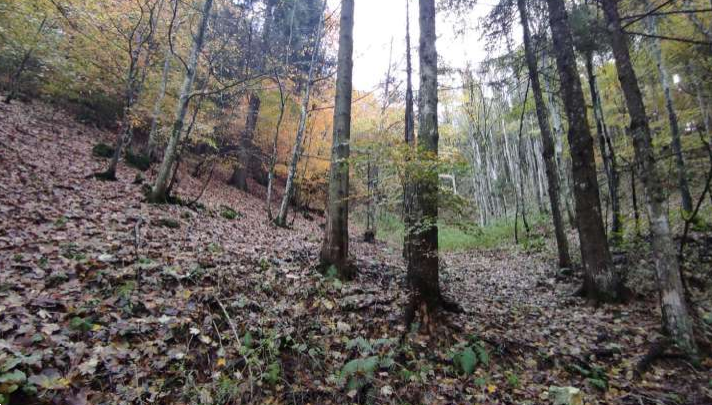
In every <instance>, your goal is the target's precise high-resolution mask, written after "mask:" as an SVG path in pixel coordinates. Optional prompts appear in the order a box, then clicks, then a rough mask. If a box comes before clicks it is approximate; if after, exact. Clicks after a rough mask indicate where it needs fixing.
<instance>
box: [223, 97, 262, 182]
mask: <svg viewBox="0 0 712 405" xmlns="http://www.w3.org/2000/svg"><path fill="white" fill-rule="evenodd" d="M247 105H248V106H247V118H246V120H245V131H244V132H243V134H242V137H241V138H240V149H239V151H238V154H237V156H238V158H237V159H238V162H237V165H236V166H235V170H234V171H233V172H232V176H231V177H230V185H233V186H235V187H237V188H238V189H240V190H242V191H247V178H248V177H249V173H250V170H251V166H252V161H253V159H252V158H253V156H252V155H254V154H255V152H256V149H255V146H254V143H253V139H254V137H255V130H256V129H257V118H259V114H260V106H261V105H262V100H260V97H259V96H258V95H257V93H255V92H254V91H253V92H251V93H250V95H249V98H248V102H247Z"/></svg>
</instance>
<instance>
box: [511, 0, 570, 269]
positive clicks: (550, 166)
mask: <svg viewBox="0 0 712 405" xmlns="http://www.w3.org/2000/svg"><path fill="white" fill-rule="evenodd" d="M517 5H518V7H519V16H520V19H521V22H522V27H523V31H524V52H525V56H526V61H527V68H528V69H529V78H530V80H531V87H532V92H533V93H534V102H535V104H536V115H537V119H538V121H539V129H540V131H541V138H542V142H543V155H544V165H545V169H546V179H547V185H548V191H549V203H550V205H551V216H552V219H553V222H554V233H555V235H556V246H557V249H558V253H559V267H561V268H564V267H571V257H570V256H569V244H568V240H567V239H566V231H565V229H564V221H563V219H562V217H561V209H560V205H559V176H558V175H557V168H556V161H555V160H554V159H555V157H554V137H553V136H552V134H551V127H550V126H549V111H548V110H547V108H546V104H545V103H544V96H543V93H542V90H541V83H540V81H539V68H538V66H537V61H536V54H535V50H534V47H533V43H532V40H531V33H530V32H529V16H528V12H527V5H526V0H517Z"/></svg>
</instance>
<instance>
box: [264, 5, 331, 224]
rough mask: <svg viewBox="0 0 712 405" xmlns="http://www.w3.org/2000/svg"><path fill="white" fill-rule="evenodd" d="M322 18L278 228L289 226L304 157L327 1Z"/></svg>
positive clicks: (279, 214)
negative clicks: (300, 164)
mask: <svg viewBox="0 0 712 405" xmlns="http://www.w3.org/2000/svg"><path fill="white" fill-rule="evenodd" d="M322 4H323V5H322V8H321V13H320V15H321V16H322V18H321V20H320V22H319V26H318V27H317V30H316V38H315V39H314V50H313V51H312V55H311V56H312V57H311V62H309V73H308V74H307V81H306V83H305V86H304V96H303V98H302V105H301V112H300V115H299V126H298V127H297V136H296V139H295V140H294V148H292V159H291V162H290V163H289V169H288V172H287V182H286V184H285V186H284V194H283V195H282V203H281V204H280V206H279V213H278V214H277V218H275V220H274V222H275V224H277V225H278V226H287V213H288V211H289V202H290V200H291V198H292V192H293V191H294V180H295V178H296V176H297V164H298V163H299V158H300V157H301V155H302V143H303V142H304V133H305V132H306V127H307V120H308V119H309V100H310V99H311V92H312V87H313V84H314V75H315V74H316V63H317V59H318V57H319V50H320V49H321V41H322V38H323V36H324V11H325V10H326V1H324V2H323V3H322Z"/></svg>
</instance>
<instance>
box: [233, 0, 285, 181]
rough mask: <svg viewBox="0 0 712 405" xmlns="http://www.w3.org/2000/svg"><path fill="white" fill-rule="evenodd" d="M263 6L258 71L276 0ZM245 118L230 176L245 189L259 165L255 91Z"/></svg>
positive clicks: (262, 67) (257, 100)
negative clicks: (257, 162)
mask: <svg viewBox="0 0 712 405" xmlns="http://www.w3.org/2000/svg"><path fill="white" fill-rule="evenodd" d="M265 3H266V7H265V12H264V14H265V22H264V26H263V27H262V39H261V41H260V47H261V54H260V55H259V56H258V57H257V66H255V70H256V71H257V72H258V73H260V72H261V71H262V70H263V69H264V66H265V59H266V57H267V54H268V50H269V45H270V44H269V40H270V34H271V33H272V10H273V9H274V6H275V4H276V0H267V1H266V2H265ZM247 105H248V107H247V108H248V109H247V118H246V120H245V131H244V132H243V134H242V137H241V139H240V149H239V151H238V154H237V156H238V162H237V165H236V166H235V169H234V171H233V173H232V177H231V178H230V184H231V185H233V186H235V187H237V188H238V189H240V190H243V191H247V178H248V177H249V176H250V174H251V173H252V174H254V173H255V172H257V171H258V170H259V171H261V170H262V169H261V167H256V164H255V161H254V155H255V153H256V152H257V148H255V144H254V138H255V131H256V129H257V119H258V118H259V115H260V107H261V105H262V100H260V97H259V94H258V93H257V92H256V91H252V92H250V95H249V97H248V103H247Z"/></svg>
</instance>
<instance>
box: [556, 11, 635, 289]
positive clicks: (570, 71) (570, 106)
mask: <svg viewBox="0 0 712 405" xmlns="http://www.w3.org/2000/svg"><path fill="white" fill-rule="evenodd" d="M547 5H548V8H549V25H550V27H551V32H552V40H553V44H554V53H555V55H556V64H557V68H558V71H559V78H560V80H561V93H562V97H563V100H564V107H565V110H566V116H567V118H568V122H569V132H568V140H569V147H570V150H571V156H572V161H573V168H572V169H573V178H574V184H573V189H574V190H573V191H574V197H575V201H576V219H577V222H578V223H577V228H578V234H579V239H580V242H581V259H582V262H583V263H582V264H583V268H584V284H583V290H582V293H583V294H585V296H586V297H588V298H589V299H591V300H593V301H596V302H609V301H618V300H620V299H621V293H622V284H621V280H620V277H619V276H618V274H616V272H615V270H614V269H613V264H612V260H611V253H610V251H609V249H608V241H607V240H606V232H605V229H604V227H603V218H602V215H601V200H600V195H599V191H598V180H597V179H596V163H595V160H594V152H593V138H592V137H591V130H590V129H589V127H588V117H587V112H586V102H585V100H584V96H583V91H582V90H581V80H580V79H579V74H578V69H577V67H576V56H575V54H574V48H573V39H572V35H571V27H570V25H569V21H568V16H567V11H566V5H565V3H564V0H547Z"/></svg>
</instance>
